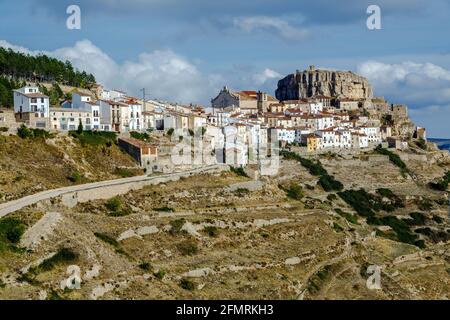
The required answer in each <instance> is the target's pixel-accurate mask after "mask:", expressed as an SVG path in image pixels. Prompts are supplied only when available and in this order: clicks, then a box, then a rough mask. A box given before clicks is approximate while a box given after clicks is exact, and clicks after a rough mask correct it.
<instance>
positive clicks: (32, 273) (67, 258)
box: [17, 248, 78, 284]
mask: <svg viewBox="0 0 450 320" xmlns="http://www.w3.org/2000/svg"><path fill="white" fill-rule="evenodd" d="M77 259H78V254H77V253H76V252H75V251H73V250H72V249H69V248H62V249H60V250H59V251H58V252H57V253H56V254H55V255H54V256H52V257H50V258H48V259H45V260H44V261H42V262H41V263H40V264H39V265H38V266H35V267H31V268H30V269H28V272H27V273H25V274H23V275H22V276H20V277H19V278H18V279H17V280H19V281H21V282H29V283H30V284H37V281H36V280H35V278H36V276H37V275H39V274H40V273H43V272H48V271H51V270H53V269H54V268H56V267H57V266H59V265H63V264H72V263H74V262H76V261H77Z"/></svg>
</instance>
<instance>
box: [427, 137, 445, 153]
mask: <svg viewBox="0 0 450 320" xmlns="http://www.w3.org/2000/svg"><path fill="white" fill-rule="evenodd" d="M428 140H429V141H431V142H434V143H436V145H437V146H438V148H439V149H441V150H448V151H450V139H437V138H430V139H428Z"/></svg>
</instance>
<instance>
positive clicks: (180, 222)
mask: <svg viewBox="0 0 450 320" xmlns="http://www.w3.org/2000/svg"><path fill="white" fill-rule="evenodd" d="M185 223H186V220H184V219H177V220H173V221H171V222H170V225H171V227H172V228H171V229H170V233H171V234H172V235H175V234H177V233H180V232H181V228H183V226H184V224H185Z"/></svg>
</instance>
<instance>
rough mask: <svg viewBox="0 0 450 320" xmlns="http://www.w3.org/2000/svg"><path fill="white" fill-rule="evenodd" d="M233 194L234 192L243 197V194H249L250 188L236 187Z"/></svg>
mask: <svg viewBox="0 0 450 320" xmlns="http://www.w3.org/2000/svg"><path fill="white" fill-rule="evenodd" d="M234 194H235V195H236V196H238V197H241V198H242V197H244V196H246V195H248V194H250V190H248V189H245V188H239V189H237V190H236V191H234Z"/></svg>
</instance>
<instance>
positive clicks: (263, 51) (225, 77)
mask: <svg viewBox="0 0 450 320" xmlns="http://www.w3.org/2000/svg"><path fill="white" fill-rule="evenodd" d="M70 4H77V5H79V6H80V8H81V14H82V15H81V17H82V29H81V30H68V29H67V28H66V19H67V17H68V15H67V14H66V8H67V6H68V5H70ZM369 4H376V5H379V6H380V8H381V14H382V30H374V31H370V30H368V29H367V28H366V19H367V17H368V15H367V14H366V9H367V7H368V5H369ZM0 12H2V19H0V45H2V46H5V47H12V48H15V49H20V50H22V51H25V52H31V53H39V52H45V53H47V54H50V55H53V56H55V57H58V58H60V59H69V60H71V61H72V62H73V64H74V65H75V66H76V67H79V68H83V69H87V71H90V72H93V73H95V75H96V76H97V78H98V80H99V81H101V82H102V83H104V84H105V85H106V86H108V87H118V88H122V89H126V90H128V91H130V93H131V94H135V95H137V94H138V92H139V91H138V89H139V88H142V87H146V88H147V90H148V91H149V92H150V94H151V95H152V96H153V97H155V98H161V99H166V100H171V101H179V102H184V103H188V102H199V103H202V104H204V105H208V103H209V100H210V99H211V98H212V97H213V96H214V95H215V94H217V91H218V90H219V89H220V88H221V87H222V86H224V85H228V86H229V87H231V88H234V89H236V90H244V89H248V90H250V89H255V90H256V89H261V90H266V91H268V92H269V93H272V94H273V93H274V91H275V89H276V82H277V81H278V80H279V79H280V78H282V77H284V76H285V75H287V74H289V73H292V72H294V71H295V70H296V69H304V68H306V67H307V66H308V65H310V64H314V65H316V66H318V67H324V68H334V69H343V70H353V71H355V72H358V73H362V74H363V75H365V76H367V77H368V78H369V80H370V81H371V83H373V85H374V87H375V93H376V95H380V96H385V97H386V98H387V99H389V100H390V101H391V102H393V103H406V104H408V106H409V107H410V110H411V116H412V117H413V119H414V120H415V121H416V122H417V123H418V124H420V125H423V126H426V127H427V128H428V130H429V135H430V136H434V137H450V125H448V122H449V120H450V41H448V39H449V36H448V35H449V32H450V19H449V17H448V16H449V13H450V0H434V1H425V0H397V1H396V0H379V1H376V0H372V1H366V0H345V1H344V0H341V1H328V0H315V1H306V0H247V1H242V0H239V1H238V0H228V1H214V0H191V1H186V0H128V1H118V0H81V1H75V0H71V1H65V0H55V1H50V0H21V1H10V0H0Z"/></svg>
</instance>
